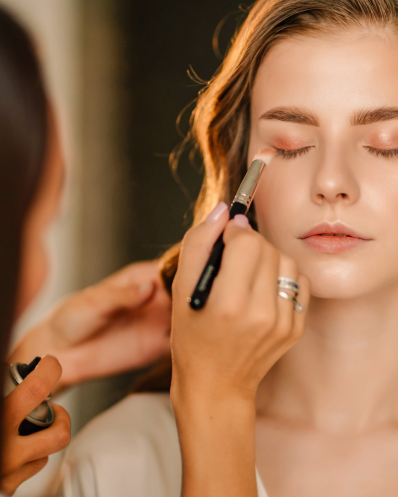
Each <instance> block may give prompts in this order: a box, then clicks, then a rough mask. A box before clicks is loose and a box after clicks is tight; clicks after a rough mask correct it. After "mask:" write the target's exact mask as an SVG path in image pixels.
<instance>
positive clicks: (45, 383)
mask: <svg viewBox="0 0 398 497" xmlns="http://www.w3.org/2000/svg"><path fill="white" fill-rule="evenodd" d="M61 374H62V368H61V365H60V363H59V362H58V360H57V359H56V358H55V357H52V356H50V355H47V356H44V357H43V359H42V360H41V361H40V362H39V364H38V365H37V366H36V369H35V370H34V371H32V373H30V374H29V375H28V376H27V377H26V378H25V379H24V381H23V382H22V383H21V384H20V385H18V386H17V387H16V388H15V389H14V390H13V391H12V392H11V393H10V394H9V395H7V397H6V398H5V401H4V422H5V423H6V426H7V425H8V426H10V427H13V428H17V427H18V426H19V425H20V424H21V422H22V420H23V419H25V418H26V416H27V415H28V414H29V413H30V412H32V411H33V410H34V409H35V408H36V407H37V406H38V405H39V404H41V403H42V402H43V400H44V399H46V398H47V397H48V395H49V394H50V392H51V390H52V389H53V387H54V386H55V384H56V383H57V382H58V380H59V379H60V377H61Z"/></svg>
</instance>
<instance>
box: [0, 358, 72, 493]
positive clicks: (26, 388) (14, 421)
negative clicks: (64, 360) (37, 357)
mask: <svg viewBox="0 0 398 497" xmlns="http://www.w3.org/2000/svg"><path fill="white" fill-rule="evenodd" d="M61 372H62V368H61V366H60V364H59V362H58V361H57V360H56V359H55V358H54V357H51V356H46V357H43V359H42V360H41V361H40V363H39V364H38V366H37V367H36V369H35V370H34V371H33V372H32V373H30V374H29V375H28V376H27V377H26V379H25V380H24V381H23V382H22V383H21V384H20V385H18V386H17V388H15V389H14V390H13V391H12V392H11V393H10V394H9V395H7V397H6V398H5V399H4V414H3V416H4V417H3V420H4V427H3V439H2V444H3V455H2V461H1V462H2V465H1V471H0V476H1V480H0V491H2V492H4V493H5V494H6V495H13V493H14V492H15V491H16V489H17V488H18V487H19V485H21V483H23V482H24V481H26V480H28V479H29V478H31V477H32V476H34V475H35V474H36V473H38V472H39V471H40V470H41V469H42V468H44V466H45V465H46V464H47V461H48V456H49V455H50V454H54V453H55V452H58V451H60V450H62V449H64V448H65V447H66V446H67V445H68V443H69V440H70V419H69V415H68V413H67V412H66V411H65V410H64V409H63V408H62V407H60V406H58V405H56V404H51V405H52V407H53V409H54V413H55V420H54V423H53V424H52V425H51V426H50V427H49V428H46V429H45V430H42V431H40V432H38V433H33V434H32V435H28V436H20V435H19V434H18V427H19V425H20V424H21V422H22V421H23V420H24V419H25V418H26V416H27V415H28V414H29V413H30V412H31V411H33V409H35V408H36V407H37V406H38V405H39V404H40V403H41V402H42V401H43V400H44V399H45V398H46V397H47V396H48V394H49V393H50V392H51V391H52V390H53V389H54V386H55V384H56V383H57V381H58V380H59V378H60V376H61Z"/></svg>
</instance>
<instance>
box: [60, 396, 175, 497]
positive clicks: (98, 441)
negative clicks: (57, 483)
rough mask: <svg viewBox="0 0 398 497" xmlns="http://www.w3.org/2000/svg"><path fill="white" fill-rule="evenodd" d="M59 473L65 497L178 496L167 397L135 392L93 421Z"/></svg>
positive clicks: (171, 417)
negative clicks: (61, 475) (113, 496)
mask: <svg viewBox="0 0 398 497" xmlns="http://www.w3.org/2000/svg"><path fill="white" fill-rule="evenodd" d="M62 473H63V487H64V493H63V495H65V496H69V495H73V496H79V497H80V496H81V497H89V496H91V495H95V496H96V497H97V496H98V497H102V496H106V495H108V496H109V495H111V494H109V493H108V494H107V493H106V492H109V491H111V492H112V494H113V495H118V496H121V497H122V496H123V495H126V496H127V495H136V494H135V492H134V493H133V494H130V493H129V492H131V490H132V489H135V490H136V492H137V495H140V496H142V497H152V495H153V496H155V495H157V496H162V497H163V496H164V497H169V496H170V497H172V496H174V495H176V496H177V495H179V491H180V487H181V456H180V448H179V443H178V434H177V427H176V423H175V418H174V413H173V409H172V407H171V402H170V397H169V395H168V394H163V393H160V394H152V393H151V394H149V393H148V394H146V393H144V394H143V393H140V394H133V395H130V396H128V397H126V398H125V399H123V400H122V401H121V402H119V403H118V404H116V405H115V406H113V407H111V408H110V409H108V410H107V411H105V412H104V413H102V414H100V415H99V416H97V417H96V418H94V419H93V420H92V421H91V422H90V423H89V424H88V425H87V426H86V427H85V428H84V429H83V430H82V431H81V432H80V433H79V434H78V435H77V436H76V437H75V438H74V439H73V440H72V443H71V445H70V447H69V449H68V450H67V452H66V455H65V460H64V463H63V472H62ZM83 488H85V489H86V490H84V491H83V490H82V489H83ZM77 489H79V490H77ZM94 489H97V490H96V491H95V492H94ZM98 489H99V490H98ZM116 490H117V493H115V491H116ZM92 492H94V493H92Z"/></svg>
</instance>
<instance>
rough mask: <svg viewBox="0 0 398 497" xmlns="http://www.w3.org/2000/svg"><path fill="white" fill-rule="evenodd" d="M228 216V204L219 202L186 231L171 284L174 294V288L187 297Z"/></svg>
mask: <svg viewBox="0 0 398 497" xmlns="http://www.w3.org/2000/svg"><path fill="white" fill-rule="evenodd" d="M228 218H229V216H228V206H227V204H225V203H224V202H221V203H220V204H218V205H217V207H216V208H215V209H213V211H212V212H211V213H210V214H209V216H208V217H207V219H206V220H205V221H204V222H203V223H201V224H199V225H198V226H195V227H194V228H191V229H190V230H189V231H188V232H187V234H186V235H185V237H184V239H183V241H182V244H181V252H180V258H179V263H178V270H177V274H176V277H175V280H174V281H175V284H174V285H173V293H174V295H176V290H177V291H181V292H182V294H183V295H186V296H187V297H188V296H189V295H191V293H192V291H193V289H194V288H195V285H196V284H197V282H198V279H199V277H200V275H201V273H202V271H203V269H204V267H205V264H206V262H207V260H208V258H209V255H210V253H211V251H212V249H213V246H214V244H215V242H216V241H217V239H218V237H219V236H220V235H221V233H222V231H223V229H224V228H225V225H226V224H227V222H228Z"/></svg>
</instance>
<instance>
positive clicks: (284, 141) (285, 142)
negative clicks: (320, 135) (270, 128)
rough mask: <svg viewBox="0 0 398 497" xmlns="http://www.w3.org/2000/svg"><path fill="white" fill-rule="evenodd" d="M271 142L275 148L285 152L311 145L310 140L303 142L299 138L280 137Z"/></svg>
mask: <svg viewBox="0 0 398 497" xmlns="http://www.w3.org/2000/svg"><path fill="white" fill-rule="evenodd" d="M271 141H272V145H273V146H274V147H276V148H282V149H283V150H296V149H298V148H303V147H308V146H309V145H310V142H309V141H308V140H303V139H301V138H298V137H286V136H278V137H275V138H274V139H273V140H271Z"/></svg>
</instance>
